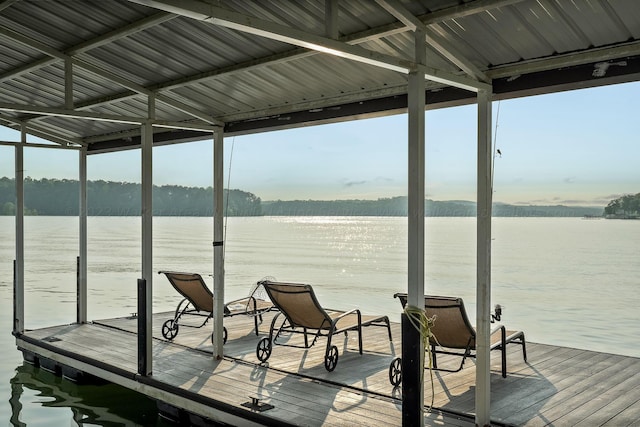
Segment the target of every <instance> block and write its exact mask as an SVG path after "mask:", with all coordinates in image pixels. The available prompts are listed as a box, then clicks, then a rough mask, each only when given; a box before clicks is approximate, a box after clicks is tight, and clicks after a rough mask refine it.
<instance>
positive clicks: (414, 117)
mask: <svg viewBox="0 0 640 427" xmlns="http://www.w3.org/2000/svg"><path fill="white" fill-rule="evenodd" d="M414 37H415V44H416V48H415V56H416V61H415V62H416V64H417V67H416V68H417V69H416V70H413V71H412V72H411V73H409V85H408V101H407V102H408V107H409V114H408V126H409V129H408V131H409V132H408V136H409V147H408V153H409V159H408V170H409V174H408V180H409V182H408V192H409V194H408V265H407V273H408V300H407V303H408V305H410V306H414V307H424V272H425V270H424V268H425V267H424V239H425V238H424V230H425V228H424V198H425V79H424V75H425V73H424V69H423V68H422V67H423V66H424V65H425V63H426V45H425V35H424V31H422V30H421V29H416V31H415V33H414ZM416 345H417V346H418V347H419V355H420V357H421V358H424V345H423V343H422V340H420V342H419V343H416ZM419 365H420V366H422V363H420V364H419ZM420 377H421V381H420V382H419V383H418V387H417V392H418V393H420V396H416V400H417V401H419V402H423V400H424V396H423V395H424V388H423V382H424V377H423V376H422V375H421V376H420ZM417 409H418V410H420V412H421V413H420V416H419V418H420V425H424V417H423V416H422V412H423V411H424V405H419V408H417Z"/></svg>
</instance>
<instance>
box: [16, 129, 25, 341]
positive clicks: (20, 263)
mask: <svg viewBox="0 0 640 427" xmlns="http://www.w3.org/2000/svg"><path fill="white" fill-rule="evenodd" d="M26 142H27V134H26V130H25V128H24V126H23V127H22V132H21V135H20V143H19V144H17V145H16V152H15V155H16V159H15V160H16V165H15V175H16V262H15V272H14V274H15V279H14V280H15V283H14V290H13V292H14V319H13V332H14V333H17V334H22V333H23V332H24V144H25V143H26Z"/></svg>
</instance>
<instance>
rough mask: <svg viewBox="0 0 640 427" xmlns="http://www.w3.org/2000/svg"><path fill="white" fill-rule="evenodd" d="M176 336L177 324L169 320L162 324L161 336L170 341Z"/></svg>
mask: <svg viewBox="0 0 640 427" xmlns="http://www.w3.org/2000/svg"><path fill="white" fill-rule="evenodd" d="M176 335H178V324H177V323H176V322H174V321H173V319H169V320H167V321H166V322H164V323H163V324H162V336H163V337H165V338H166V339H168V340H169V341H171V340H172V339H174V338H175V337H176Z"/></svg>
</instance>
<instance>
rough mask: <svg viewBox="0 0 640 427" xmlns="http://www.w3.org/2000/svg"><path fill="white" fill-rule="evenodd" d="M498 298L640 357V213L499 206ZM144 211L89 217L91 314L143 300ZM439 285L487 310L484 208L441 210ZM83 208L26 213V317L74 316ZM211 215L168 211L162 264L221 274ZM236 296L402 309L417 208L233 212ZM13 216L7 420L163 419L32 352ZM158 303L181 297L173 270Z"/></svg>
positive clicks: (3, 252) (0, 264) (2, 249)
mask: <svg viewBox="0 0 640 427" xmlns="http://www.w3.org/2000/svg"><path fill="white" fill-rule="evenodd" d="M493 224H494V225H493V236H494V240H493V259H492V262H493V270H492V281H493V302H494V303H500V304H502V305H503V306H505V311H504V317H503V321H504V323H505V324H507V325H508V326H509V327H513V328H517V329H522V330H524V331H525V332H526V334H527V338H528V340H529V341H532V342H540V343H548V344H555V345H563V346H568V347H577V348H585V349H592V350H596V351H605V352H610V353H619V354H625V355H630V356H634V357H640V342H639V341H638V340H637V337H638V336H639V333H640V322H639V320H640V315H638V307H640V292H639V291H640V262H639V261H638V254H639V253H640V221H614V220H583V219H579V218H496V219H494V223H493ZM140 227H141V222H140V219H139V218H99V217H92V218H89V273H88V280H89V307H88V310H89V318H90V319H91V318H92V319H97V318H104V317H116V316H122V315H128V314H130V313H132V312H135V311H136V301H135V298H136V280H137V279H138V277H139V276H140V253H141V251H140V233H141V231H140V229H141V228H140ZM426 228H427V246H426V287H427V292H429V293H431V294H443V295H456V296H461V297H463V298H464V300H465V303H466V305H467V308H468V310H469V311H470V313H469V315H470V316H471V318H472V319H474V316H475V303H474V299H475V219H474V218H428V219H427V224H426ZM77 229H78V220H77V218H65V217H28V218H26V220H25V240H26V250H25V270H26V273H25V276H26V277H25V283H26V284H25V287H26V292H25V299H26V309H25V317H26V325H27V327H28V328H37V327H42V326H47V325H53V324H62V323H69V322H72V321H73V320H74V316H75V286H76V285H75V265H76V256H77V252H78V251H77V238H78V231H77ZM212 230H213V227H212V221H211V219H208V218H155V219H154V270H162V269H171V270H187V271H196V272H200V273H201V274H203V276H205V278H207V281H208V283H209V285H210V286H212V279H211V277H207V276H206V275H208V274H211V272H212V270H213V266H212V245H211V242H212V241H213V231H212ZM226 232H227V241H226V286H227V291H226V292H227V295H226V299H227V300H230V299H232V298H236V297H241V296H244V295H246V294H247V292H248V291H249V288H250V287H251V285H252V284H253V283H254V282H255V281H256V280H259V279H261V278H263V277H265V276H273V277H275V278H276V279H278V280H286V281H300V282H306V283H310V284H312V285H314V288H315V289H316V292H317V293H318V298H319V299H320V301H321V302H322V303H323V305H325V306H329V307H331V306H332V307H335V308H341V309H348V308H352V307H356V306H359V307H360V308H361V309H363V311H365V312H371V313H384V314H388V315H389V316H391V317H392V318H393V319H394V320H399V316H400V304H399V303H398V302H397V301H395V300H394V299H393V297H392V296H393V293H394V292H398V291H406V286H407V285H406V277H407V274H406V264H407V255H406V234H407V221H406V218H361V217H356V218H353V217H330V218H325V217H302V218H301V217H295V218H294V217H282V218H263V217H260V218H229V219H228V223H227V225H226ZM14 257H15V249H14V221H13V218H10V217H0V304H1V306H0V330H2V331H4V332H0V337H1V338H0V346H2V348H3V350H2V352H1V353H0V354H1V356H0V395H3V396H4V398H0V400H1V401H2V403H0V424H2V425H15V426H24V425H28V426H51V425H56V426H57V425H61V426H66V425H71V426H76V425H85V426H90V425H123V424H124V425H136V424H138V425H163V424H162V423H163V422H162V421H161V420H157V418H156V415H155V406H154V405H153V404H152V402H149V401H148V400H147V399H144V398H140V397H139V396H137V395H135V394H134V393H131V392H128V391H126V390H124V389H122V388H120V387H116V386H112V385H109V386H91V387H89V386H76V385H74V384H71V383H70V382H68V381H62V380H60V379H59V378H56V377H55V376H52V375H50V374H48V373H46V372H43V371H40V370H37V369H34V368H32V367H30V366H23V364H22V356H21V354H20V353H18V352H17V350H15V341H14V340H13V337H12V336H11V335H10V331H11V312H12V304H11V296H12V260H13V259H14ZM156 277H157V280H155V281H154V311H164V310H172V309H174V308H175V305H176V304H177V302H178V300H179V298H178V296H177V294H176V293H175V291H173V289H172V288H171V286H170V285H169V284H168V282H166V281H165V280H166V279H163V277H161V276H156Z"/></svg>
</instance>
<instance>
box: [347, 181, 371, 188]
mask: <svg viewBox="0 0 640 427" xmlns="http://www.w3.org/2000/svg"><path fill="white" fill-rule="evenodd" d="M368 182H369V181H366V180H363V181H345V182H344V183H343V184H342V186H343V187H345V188H349V187H355V186H356V185H365V184H366V183H368Z"/></svg>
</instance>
